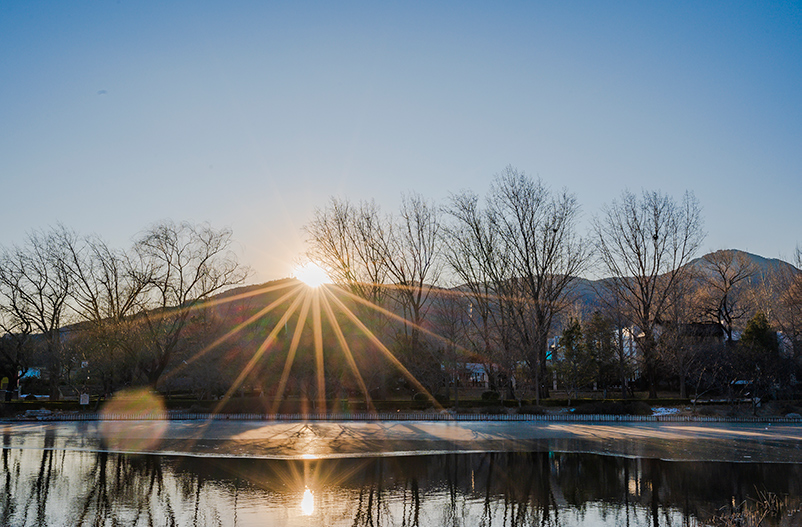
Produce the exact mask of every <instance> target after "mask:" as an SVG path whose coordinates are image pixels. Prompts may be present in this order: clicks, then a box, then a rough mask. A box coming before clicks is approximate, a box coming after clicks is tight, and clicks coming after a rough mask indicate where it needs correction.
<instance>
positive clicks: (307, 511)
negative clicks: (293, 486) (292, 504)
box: [301, 487, 315, 516]
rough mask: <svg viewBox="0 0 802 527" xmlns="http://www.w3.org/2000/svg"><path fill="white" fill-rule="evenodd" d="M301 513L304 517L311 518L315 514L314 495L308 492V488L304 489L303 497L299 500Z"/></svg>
mask: <svg viewBox="0 0 802 527" xmlns="http://www.w3.org/2000/svg"><path fill="white" fill-rule="evenodd" d="M301 513H302V514H303V515H304V516H311V515H312V514H314V513H315V495H314V493H313V492H312V491H311V490H309V487H306V488H305V489H304V497H303V499H302V500H301Z"/></svg>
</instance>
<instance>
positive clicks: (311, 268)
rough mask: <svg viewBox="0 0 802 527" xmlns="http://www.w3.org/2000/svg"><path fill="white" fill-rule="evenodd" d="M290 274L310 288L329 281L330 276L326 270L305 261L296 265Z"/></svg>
mask: <svg viewBox="0 0 802 527" xmlns="http://www.w3.org/2000/svg"><path fill="white" fill-rule="evenodd" d="M292 276H294V277H295V278H297V279H298V280H300V281H301V282H303V283H305V284H306V285H307V286H309V287H312V288H316V287H320V286H321V285H323V284H330V283H331V278H330V277H329V275H328V273H327V272H326V270H325V269H323V268H322V267H320V266H319V265H317V264H316V263H313V262H307V263H305V264H303V265H301V266H299V267H296V268H295V270H294V271H293V273H292Z"/></svg>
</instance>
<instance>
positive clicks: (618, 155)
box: [0, 0, 802, 282]
mask: <svg viewBox="0 0 802 527" xmlns="http://www.w3.org/2000/svg"><path fill="white" fill-rule="evenodd" d="M508 164H510V165H513V166H514V167H516V168H518V169H520V170H523V171H525V172H527V173H528V174H530V175H535V176H540V177H541V178H542V179H543V180H544V181H545V182H547V183H548V184H549V185H550V186H552V187H553V188H555V189H558V188H561V187H567V188H568V189H569V190H571V191H573V192H574V193H576V195H577V197H578V200H579V202H580V203H581V205H582V210H583V214H584V219H585V220H588V219H589V218H591V217H592V216H593V215H594V214H596V213H597V212H598V210H599V208H600V206H601V205H602V204H603V203H606V202H609V201H610V200H611V199H613V198H614V197H616V196H618V195H619V194H620V193H621V191H622V190H623V189H625V188H629V189H630V190H633V191H640V189H642V188H645V189H659V190H662V191H664V192H667V193H670V194H673V195H675V196H677V197H679V196H680V195H681V194H682V192H684V191H685V190H686V189H688V190H692V191H693V192H694V193H695V194H696V196H697V198H698V199H699V201H700V202H701V204H702V206H703V208H704V216H705V226H706V230H707V232H708V237H707V239H706V241H705V244H704V246H703V249H704V250H714V249H719V248H738V249H744V250H748V251H750V252H754V253H758V254H761V255H763V256H766V257H778V256H784V257H790V255H791V254H792V252H793V250H794V247H795V246H796V244H797V243H800V242H802V209H801V208H800V202H802V3H800V2H799V1H789V2H765V1H756V2H737V1H731V0H726V1H722V2H713V1H705V2H679V1H678V2H657V1H655V2H650V1H638V2H626V1H619V2H572V1H567V2H552V1H549V2H545V1H544V2H520V3H517V2H465V1H460V2H436V3H435V2H407V1H405V2H364V3H356V2H354V3H352V2H298V1H296V2H286V3H285V2H261V1H259V2H232V3H228V2H203V1H198V0H193V1H187V2H148V1H139V0H138V1H131V0H121V1H117V2H107V1H101V2H98V1H91V2H89V1H86V2H84V1H80V0H76V1H70V2H63V1H52V2H48V1H36V2H31V1H27V0H26V1H22V0H20V1H15V0H6V1H4V2H2V3H0V183H2V186H0V192H2V198H3V199H2V204H0V224H1V225H2V228H1V229H0V244H3V245H8V244H12V243H16V242H20V241H22V240H23V238H24V236H25V233H26V232H28V231H30V230H31V229H36V228H46V227H48V226H50V225H53V224H55V223H57V222H61V223H64V224H65V225H67V226H69V227H72V228H74V229H76V230H77V231H79V232H81V233H87V234H88V233H96V234H99V235H101V236H103V237H104V238H106V239H107V240H108V241H109V242H111V243H112V244H113V245H117V246H127V245H129V244H130V242H131V240H132V238H133V237H134V236H135V235H136V234H137V233H138V232H140V231H141V230H143V229H145V228H146V227H148V226H149V225H150V224H152V223H154V222H156V221H159V220H161V219H165V218H172V219H175V220H184V219H187V220H192V221H209V222H210V223H211V224H212V225H214V226H218V227H221V226H228V227H231V228H232V229H233V230H234V236H235V238H236V240H237V242H238V251H239V253H240V255H241V258H242V260H243V262H244V263H246V264H248V265H250V266H251V267H253V269H254V270H255V274H254V276H253V277H252V279H251V280H252V281H254V282H260V281H266V280H270V279H274V278H280V277H283V276H287V275H288V274H289V273H290V271H291V269H292V267H293V265H294V263H295V262H296V261H297V259H298V256H299V254H300V253H301V252H302V251H303V248H304V244H303V233H302V231H301V227H302V225H303V224H305V223H306V222H307V221H308V220H309V219H310V217H311V213H312V210H313V209H314V207H320V206H324V205H325V204H326V202H327V200H328V199H329V197H330V196H332V195H337V196H341V197H348V198H350V199H352V200H355V201H356V200H360V199H370V198H375V199H376V200H377V202H378V203H379V204H380V205H381V206H382V208H383V209H384V210H386V211H391V210H394V209H395V208H396V207H397V205H398V203H399V200H400V196H401V195H402V194H403V193H404V192H409V191H415V192H419V193H421V194H423V195H425V196H427V197H429V198H431V199H433V200H438V201H441V200H444V199H445V198H446V197H447V196H448V195H449V193H451V192H456V191H459V190H462V189H466V188H467V189H472V190H474V191H475V192H477V193H480V194H484V193H485V192H486V191H487V188H488V184H489V181H490V179H491V178H492V176H493V175H494V174H496V173H497V172H499V171H500V170H502V169H503V168H504V167H505V166H506V165H508ZM585 227H586V226H585V225H583V229H584V228H585Z"/></svg>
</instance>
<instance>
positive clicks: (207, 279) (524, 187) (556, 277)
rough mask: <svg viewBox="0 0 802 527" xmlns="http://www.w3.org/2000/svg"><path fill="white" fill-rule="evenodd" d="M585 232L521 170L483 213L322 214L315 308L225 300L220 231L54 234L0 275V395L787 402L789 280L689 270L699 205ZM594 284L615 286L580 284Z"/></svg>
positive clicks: (793, 311) (314, 245) (20, 252)
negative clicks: (669, 396) (603, 396)
mask: <svg viewBox="0 0 802 527" xmlns="http://www.w3.org/2000/svg"><path fill="white" fill-rule="evenodd" d="M579 214H580V209H579V204H578V203H577V200H576V198H575V196H574V195H573V194H571V193H570V192H568V191H567V190H561V191H554V190H552V189H550V188H549V187H548V186H547V185H546V184H544V182H543V181H541V180H539V179H533V178H531V177H528V176H526V175H525V174H523V173H521V172H519V171H517V170H515V169H514V168H512V167H508V168H506V169H505V170H504V171H502V172H501V173H500V174H498V175H497V176H495V178H494V179H493V181H492V185H491V187H490V190H489V192H488V194H487V195H486V196H479V195H476V194H475V193H473V192H470V191H463V192H460V193H456V194H453V195H452V196H451V197H450V198H449V199H447V200H446V201H445V202H444V203H434V202H432V201H429V200H427V199H425V198H424V197H423V196H420V195H416V194H412V195H408V196H405V197H404V198H403V199H402V201H401V206H400V208H399V210H398V211H397V212H396V213H394V214H388V213H384V212H383V211H381V210H380V208H379V207H378V205H376V204H375V203H373V202H359V203H353V202H350V201H348V200H347V199H337V198H332V199H331V200H330V201H329V202H328V203H327V204H326V205H325V206H323V207H321V208H318V209H316V210H315V212H314V214H313V217H312V218H311V219H310V221H309V222H308V223H307V225H306V226H305V227H304V231H305V233H306V235H307V241H308V248H309V249H308V254H307V256H308V257H309V259H310V260H311V261H313V262H316V263H317V264H319V265H320V266H322V267H323V268H324V269H326V271H327V272H328V273H329V275H330V277H331V278H332V280H333V282H334V285H333V286H325V287H324V288H323V290H322V291H321V293H320V295H319V297H318V298H317V299H316V300H314V301H312V300H311V298H312V297H306V296H304V295H305V294H306V293H303V292H302V291H303V288H299V286H298V283H297V282H293V281H283V282H280V283H279V282H277V283H273V284H267V285H265V286H250V287H249V288H247V292H245V293H243V292H241V291H240V292H236V291H235V292H233V293H232V292H228V293H225V294H223V295H220V293H222V292H224V291H226V290H228V289H231V287H232V286H234V285H237V284H240V283H242V282H243V281H244V280H245V278H246V276H247V269H246V268H245V267H244V266H243V265H241V264H240V263H239V262H238V261H237V259H236V257H235V255H234V254H233V252H232V251H231V243H232V239H231V235H232V233H231V232H230V231H229V230H226V229H221V230H217V229H214V228H212V227H210V226H209V225H205V224H190V223H180V224H176V223H172V222H164V223H160V224H157V225H154V226H152V227H151V228H149V229H148V230H146V231H145V232H143V233H142V234H141V235H140V236H139V237H137V239H136V240H135V241H134V242H133V243H132V245H131V246H130V247H128V248H124V249H120V248H114V247H110V246H109V245H108V244H106V243H105V242H104V241H103V240H101V239H99V238H97V237H95V236H81V235H78V234H77V233H75V232H73V231H71V230H70V229H68V228H66V227H63V226H58V227H56V228H53V229H50V230H47V231H38V232H34V233H32V234H31V235H30V236H29V237H28V238H27V239H26V240H25V242H24V243H22V244H20V245H15V246H12V247H6V248H4V249H2V252H1V253H0V329H2V331H3V336H2V338H0V377H8V378H9V379H10V381H11V382H10V384H11V386H15V385H16V383H17V380H18V377H19V376H20V375H25V373H26V372H28V371H30V370H31V369H33V368H36V369H39V370H41V371H42V372H43V373H44V375H43V379H42V381H41V382H46V383H47V385H48V386H47V389H48V391H49V393H50V395H51V397H52V398H54V399H57V398H58V397H59V393H60V388H62V389H63V388H64V387H65V386H68V387H70V389H71V390H72V391H73V392H76V393H77V392H86V391H91V392H93V393H100V394H110V393H113V392H114V391H116V390H118V389H119V388H121V387H126V386H134V385H150V386H152V387H154V388H157V389H160V390H163V391H184V392H192V393H194V394H195V395H196V396H197V397H199V398H206V397H210V396H219V395H223V394H231V393H233V391H234V390H238V391H240V392H242V391H251V392H254V393H264V394H266V395H268V396H273V397H274V398H279V399H280V398H282V397H285V396H296V397H299V398H301V399H308V400H309V401H317V402H318V403H322V401H325V400H326V399H332V398H342V397H346V396H357V395H360V396H365V397H366V399H369V398H374V399H375V398H388V397H392V396H398V395H402V394H403V395H404V396H407V395H411V394H414V393H415V392H424V395H423V397H425V398H428V397H429V396H440V397H448V398H453V397H458V396H459V392H458V391H455V390H454V388H456V387H459V386H465V385H466V383H471V382H473V383H475V384H477V385H480V384H483V383H484V382H485V381H487V382H488V384H489V388H490V390H489V391H491V392H498V393H499V394H500V396H501V397H504V398H508V399H515V398H517V399H527V400H530V399H531V400H533V401H534V402H535V403H538V402H539V401H540V400H541V399H542V398H545V397H549V396H550V390H552V389H553V388H554V381H555V378H556V379H557V381H558V387H559V388H560V389H565V390H568V391H569V392H570V393H571V394H575V393H578V392H580V391H581V390H583V389H586V388H587V387H588V386H592V385H593V384H594V383H595V385H596V387H598V388H599V389H608V390H609V391H612V390H614V389H615V390H621V391H620V393H621V395H622V396H624V397H626V396H627V395H628V391H627V387H628V386H629V387H630V388H632V384H631V382H632V381H633V380H637V382H638V384H639V387H640V388H645V389H648V390H649V391H650V394H651V395H652V396H656V393H657V389H658V387H670V388H672V389H673V388H676V389H677V390H678V391H680V394H681V396H685V395H686V394H687V393H688V392H689V391H690V389H693V391H694V393H702V392H716V393H723V392H727V391H728V390H729V389H730V386H732V382H733V381H746V382H747V384H748V386H749V387H750V389H751V390H753V391H754V390H758V391H760V392H761V393H763V394H768V393H769V392H777V390H784V391H785V392H786V393H787V392H788V391H789V390H791V388H792V385H793V384H794V381H795V379H794V376H796V378H799V375H800V374H802V372H800V371H799V359H800V353H802V274H800V272H799V271H798V269H796V268H794V267H793V266H790V265H788V266H787V267H785V268H780V269H779V270H778V272H775V273H772V275H771V277H769V276H768V275H767V274H765V273H763V272H762V271H761V270H760V269H758V268H756V267H755V266H754V264H753V263H752V262H751V261H750V260H749V259H748V258H746V257H744V255H743V253H739V252H737V251H718V252H715V253H712V254H710V255H706V256H705V257H704V258H702V259H701V260H700V261H698V262H697V263H695V264H694V265H688V264H689V262H691V261H692V258H694V256H695V254H696V252H697V250H698V249H699V246H700V244H701V243H702V241H703V239H704V231H703V225H702V217H701V209H700V206H699V204H698V202H697V201H696V199H695V198H694V197H693V195H692V194H690V193H686V194H685V195H683V196H682V197H680V198H679V199H675V198H673V197H671V196H668V195H665V194H663V193H661V192H651V191H644V192H642V193H640V194H634V193H632V192H629V191H625V192H623V193H622V194H621V196H620V197H619V198H618V199H616V200H613V201H612V202H611V203H609V204H607V205H605V206H604V207H602V209H601V210H600V211H598V213H597V214H596V215H594V216H593V218H592V221H591V222H590V225H591V228H590V230H589V232H584V233H583V232H580V231H579V226H578V219H579ZM796 257H797V261H796V263H797V265H800V264H802V252H801V251H799V250H797V254H796ZM590 273H595V274H598V275H601V276H605V277H606V278H604V279H600V280H596V281H593V282H590V281H588V280H585V279H582V278H579V277H580V276H584V275H588V274H590ZM591 286H592V291H591V293H592V295H590V296H592V297H593V299H594V300H593V302H592V305H589V303H588V302H586V301H585V300H587V298H588V296H589V293H588V288H591ZM293 295H296V296H293ZM298 295H300V296H298ZM583 299H584V300H583ZM305 317H308V318H310V322H309V323H307V322H306V321H305ZM778 331H779V332H780V335H781V337H780V338H778V333H777V332H778ZM738 337H740V338H738ZM337 350H340V352H338V351H337ZM485 376H486V377H485ZM26 382H37V381H26ZM426 392H428V394H427V393H426ZM9 395H10V394H9ZM366 403H367V404H368V405H370V401H369V400H368V401H366Z"/></svg>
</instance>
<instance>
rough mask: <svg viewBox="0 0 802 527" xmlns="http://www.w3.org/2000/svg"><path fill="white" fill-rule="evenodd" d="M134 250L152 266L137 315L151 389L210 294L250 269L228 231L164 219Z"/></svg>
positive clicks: (142, 359)
mask: <svg viewBox="0 0 802 527" xmlns="http://www.w3.org/2000/svg"><path fill="white" fill-rule="evenodd" d="M135 251H136V253H137V254H138V255H139V257H140V258H142V260H143V261H145V262H147V264H146V267H145V268H152V269H153V274H152V277H151V279H150V288H149V290H148V295H147V299H146V303H145V304H144V307H145V308H147V309H142V310H141V311H140V313H139V315H138V319H139V323H140V330H141V331H142V339H143V344H142V348H144V349H140V350H136V351H138V352H139V353H138V354H137V355H138V363H139V368H140V369H141V370H142V372H143V374H144V375H145V377H146V378H147V380H148V382H149V383H150V384H151V385H155V384H156V382H158V380H159V377H161V375H162V373H163V372H164V370H165V369H166V368H167V366H168V365H169V364H170V361H171V359H172V358H173V354H174V352H175V351H176V349H177V348H178V346H179V344H180V343H181V336H182V333H183V330H184V328H185V326H186V325H187V322H188V321H189V319H190V317H191V316H192V315H193V313H195V312H196V311H197V310H198V309H199V308H200V307H201V306H202V304H203V302H204V301H205V300H207V299H208V298H209V297H210V296H212V295H213V294H215V293H218V292H220V291H222V290H224V289H225V288H227V287H229V286H232V285H235V284H239V283H241V282H242V281H243V280H244V279H245V278H246V276H247V273H248V270H247V269H246V268H244V267H243V266H241V265H240V264H239V263H238V261H237V258H236V255H235V254H234V253H233V251H232V250H231V230H230V229H219V230H218V229H214V228H212V227H211V226H209V225H208V224H199V225H193V224H190V223H187V222H184V223H180V224H175V223H173V222H171V221H165V222H163V223H160V224H157V225H155V226H154V227H152V228H151V229H150V230H149V231H147V232H146V233H144V235H142V237H141V238H140V239H139V240H138V241H137V243H136V245H135Z"/></svg>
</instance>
